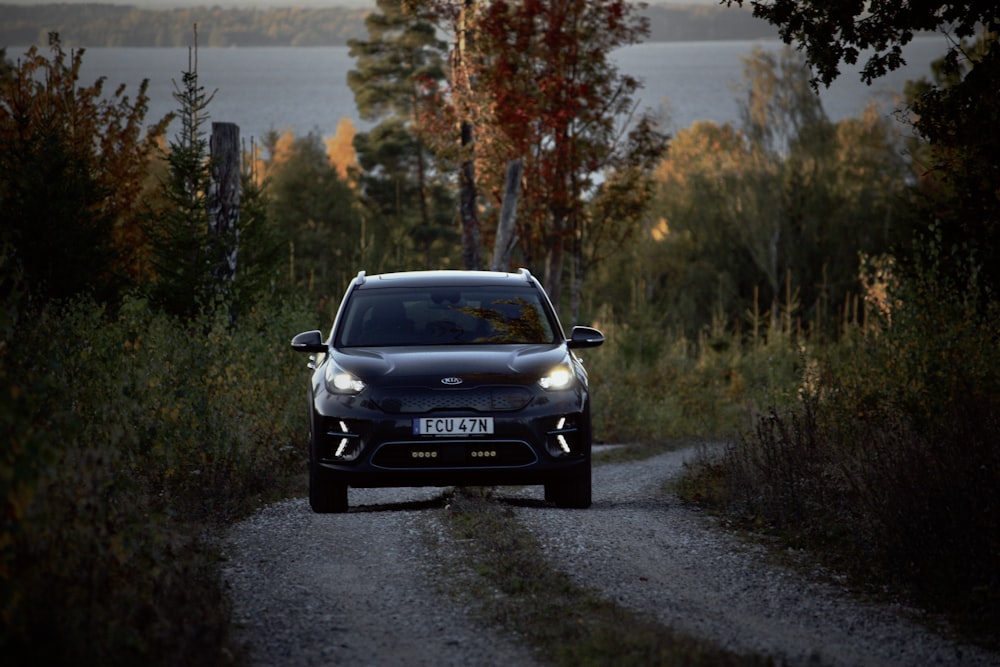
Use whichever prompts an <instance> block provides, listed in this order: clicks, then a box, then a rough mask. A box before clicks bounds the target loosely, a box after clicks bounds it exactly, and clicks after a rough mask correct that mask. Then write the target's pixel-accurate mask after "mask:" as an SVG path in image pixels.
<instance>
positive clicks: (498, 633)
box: [225, 450, 1000, 667]
mask: <svg viewBox="0 0 1000 667" xmlns="http://www.w3.org/2000/svg"><path fill="white" fill-rule="evenodd" d="M691 454H692V452H691V451H690V450H686V451H682V452H673V453H669V454H664V455H661V456H659V457H657V458H654V459H650V460H647V461H642V462H637V463H629V464H615V465H606V466H597V467H595V469H594V505H593V507H592V508H591V509H589V510H559V509H556V508H554V507H549V506H547V505H545V504H544V503H543V502H541V489H540V488H537V489H536V488H528V489H521V490H509V491H503V490H502V491H500V492H499V493H498V496H499V497H500V498H504V497H511V498H515V497H516V498H518V499H519V500H520V501H521V502H519V503H518V504H517V507H518V509H517V516H518V519H519V520H520V521H521V522H522V523H523V525H524V526H526V527H528V528H529V529H530V530H531V531H532V532H533V533H534V534H535V535H536V536H537V537H538V538H539V540H540V541H541V543H542V544H543V546H544V549H545V551H546V555H547V556H548V557H549V558H550V559H551V562H553V563H559V564H562V565H563V566H564V567H565V570H566V572H567V573H569V574H571V576H573V577H574V578H575V579H576V580H577V581H578V582H580V583H581V584H585V585H587V586H591V587H595V588H597V589H599V590H601V591H603V593H604V595H606V597H607V598H608V599H610V600H614V601H616V602H618V603H619V604H622V605H624V606H628V607H631V608H634V609H638V610H643V611H647V612H649V613H652V614H654V615H655V616H656V617H657V618H659V619H660V620H661V621H662V622H663V623H664V625H668V626H672V627H675V628H677V629H680V630H682V631H685V632H687V633H690V634H694V635H697V636H701V637H705V638H708V639H710V640H712V641H714V642H716V643H718V644H720V645H722V646H726V647H729V648H733V649H735V650H737V651H739V652H744V653H745V652H756V653H762V654H765V655H770V656H772V657H773V658H774V659H775V662H776V664H787V665H835V666H839V665H843V666H847V665H878V666H883V665H885V666H891V665H898V666H911V665H913V666H916V665H932V664H936V665H974V666H977V667H978V666H985V665H1000V655H997V654H991V653H987V652H984V651H982V650H980V649H977V648H974V647H969V646H961V645H957V644H954V643H952V642H950V641H948V640H946V639H944V638H941V637H939V636H937V635H935V634H933V633H931V632H929V631H928V630H926V629H925V628H924V627H923V626H922V625H921V624H919V623H917V622H915V621H913V620H911V618H910V616H911V615H912V610H906V609H902V608H894V607H886V606H880V605H872V604H866V603H861V602H858V601H856V600H855V599H853V598H852V597H851V596H850V595H849V593H848V591H846V590H845V589H843V588H841V587H838V586H836V585H831V584H829V583H817V582H816V581H813V580H811V579H810V578H809V577H804V576H802V575H800V574H799V573H797V572H795V571H793V570H790V569H787V568H784V567H782V566H780V565H777V564H775V563H774V559H773V558H770V557H769V556H768V554H767V553H766V551H765V550H764V549H763V548H761V547H759V546H755V545H748V544H746V543H745V542H742V541H740V540H739V539H737V538H735V537H733V536H731V535H729V534H727V533H726V532H725V531H723V530H721V529H720V528H718V527H717V526H715V525H714V524H713V522H712V520H711V519H709V518H708V517H705V516H703V515H700V514H698V513H697V512H693V511H691V510H690V509H689V508H686V507H685V506H683V505H682V504H681V503H680V502H679V501H678V500H677V499H676V498H675V497H673V496H671V495H670V494H669V493H666V492H664V491H663V490H662V487H663V483H664V481H665V480H667V479H670V478H671V477H673V476H675V475H677V474H678V472H679V471H680V469H681V466H682V462H683V460H684V458H685V457H686V456H690V455H691ZM350 493H351V496H350V503H351V507H352V510H351V512H350V513H348V514H343V515H315V514H312V513H311V512H310V511H309V509H308V505H307V503H306V501H305V500H304V499H297V500H291V501H286V502H283V503H279V504H276V505H273V506H270V507H268V508H266V509H264V510H263V511H261V512H260V513H258V514H257V515H255V516H254V517H252V518H250V519H248V520H246V521H244V522H242V523H240V524H237V525H236V526H234V527H233V529H232V531H231V532H230V535H229V540H228V543H227V547H226V551H227V556H228V559H229V560H228V564H227V567H226V573H225V575H226V579H227V583H228V585H229V587H230V593H231V595H232V599H233V604H234V618H235V620H236V622H237V625H238V637H239V638H240V639H241V640H243V641H245V642H246V643H247V644H248V645H249V646H250V647H251V648H252V651H253V656H254V664H260V665H290V666H298V665H531V664H537V663H538V659H537V658H536V657H535V656H533V655H532V654H531V652H530V651H529V650H528V649H527V648H526V647H524V646H522V645H520V644H519V643H518V642H517V640H516V638H513V637H511V636H509V635H507V634H505V633H504V632H503V630H502V629H500V628H487V627H482V626H481V625H478V624H477V622H476V621H475V618H474V615H473V614H472V613H471V612H470V610H469V609H464V608H462V607H461V605H460V604H458V603H456V602H455V601H454V599H452V598H449V597H448V596H447V595H445V594H443V593H441V592H440V589H441V587H440V586H439V585H438V584H439V583H440V581H441V578H447V577H448V576H449V573H448V572H447V571H443V570H444V568H443V567H442V566H440V565H439V563H441V562H443V560H444V559H442V558H440V557H439V554H436V553H435V551H434V549H439V548H447V545H444V546H441V545H440V544H439V545H438V546H437V547H432V546H431V544H432V541H428V540H427V539H426V535H427V534H428V532H432V533H434V534H437V535H440V534H441V532H442V531H441V530H439V526H438V522H439V521H440V520H441V516H442V513H443V512H444V511H445V510H444V509H442V508H441V502H440V498H441V495H442V490H441V489H378V490H375V489H373V490H367V489H361V490H354V489H352V490H351V492H350ZM525 500H529V501H531V500H534V501H537V502H524V501H525Z"/></svg>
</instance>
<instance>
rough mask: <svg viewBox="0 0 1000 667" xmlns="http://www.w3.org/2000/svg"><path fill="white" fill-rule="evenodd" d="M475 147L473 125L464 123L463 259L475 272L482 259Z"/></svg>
mask: <svg viewBox="0 0 1000 667" xmlns="http://www.w3.org/2000/svg"><path fill="white" fill-rule="evenodd" d="M473 147H474V143H473V138H472V123H470V122H468V121H462V152H463V153H464V154H465V160H463V161H462V169H461V188H462V191H461V204H460V210H461V216H462V259H463V260H464V263H465V268H466V269H470V270H473V271H475V270H478V269H479V266H480V259H479V211H478V210H477V209H476V198H477V193H476V167H475V162H474V158H473V150H474V148H473Z"/></svg>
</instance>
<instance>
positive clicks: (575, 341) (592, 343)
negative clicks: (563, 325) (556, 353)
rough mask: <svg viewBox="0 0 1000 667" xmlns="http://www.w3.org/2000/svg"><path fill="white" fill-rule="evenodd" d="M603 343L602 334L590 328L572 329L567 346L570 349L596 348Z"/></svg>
mask: <svg viewBox="0 0 1000 667" xmlns="http://www.w3.org/2000/svg"><path fill="white" fill-rule="evenodd" d="M603 343H604V334H602V333H601V332H600V331H598V330H597V329H594V328H591V327H573V331H572V332H571V333H570V336H569V341H568V342H567V344H568V345H569V347H570V348H572V349H579V348H582V347H597V346H599V345H601V344H603Z"/></svg>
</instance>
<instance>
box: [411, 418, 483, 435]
mask: <svg viewBox="0 0 1000 667" xmlns="http://www.w3.org/2000/svg"><path fill="white" fill-rule="evenodd" d="M492 434H493V417H420V418H419V419H414V420H413V435H492Z"/></svg>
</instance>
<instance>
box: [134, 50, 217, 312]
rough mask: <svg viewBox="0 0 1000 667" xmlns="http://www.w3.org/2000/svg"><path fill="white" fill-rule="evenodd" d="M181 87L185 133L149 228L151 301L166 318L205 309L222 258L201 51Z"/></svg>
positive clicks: (173, 150) (170, 156)
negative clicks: (215, 234) (213, 233)
mask: <svg viewBox="0 0 1000 667" xmlns="http://www.w3.org/2000/svg"><path fill="white" fill-rule="evenodd" d="M181 81H182V83H181V85H180V86H177V84H176V82H175V84H174V85H175V88H176V90H175V92H174V99H175V100H177V102H178V103H179V104H180V110H179V113H178V115H179V117H180V121H181V130H180V133H179V134H178V135H176V136H175V138H174V139H173V140H172V141H171V142H170V150H169V151H168V152H167V153H166V155H165V156H164V157H165V160H166V162H167V165H168V173H167V177H166V180H165V181H164V182H163V183H162V185H161V196H162V201H161V202H159V203H158V205H157V210H155V211H153V212H152V215H151V218H152V220H151V224H150V226H149V235H150V238H151V239H152V242H153V266H154V269H155V271H156V277H155V279H154V283H153V285H152V290H151V296H152V298H153V301H154V303H155V304H157V305H158V306H160V307H162V308H163V309H164V310H166V311H167V312H169V313H172V314H175V315H184V316H191V315H194V314H196V313H197V312H199V310H202V309H203V308H204V307H206V306H207V305H208V301H209V299H210V298H211V296H212V294H213V276H212V268H213V265H214V258H215V257H217V256H218V255H217V253H215V252H212V250H213V243H212V240H211V238H210V237H209V234H208V227H209V218H208V200H207V196H208V190H209V182H210V178H211V175H210V170H209V162H208V140H207V139H206V138H205V132H204V130H203V129H202V126H203V125H204V123H205V121H207V120H208V118H209V116H208V113H207V109H208V105H209V104H210V103H211V101H212V99H213V98H214V97H215V92H213V93H212V94H208V93H206V92H205V88H204V86H202V85H201V84H200V83H199V82H198V71H197V50H196V49H194V50H192V51H190V52H189V56H188V69H187V71H185V72H184V73H183V76H182V79H181Z"/></svg>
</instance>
